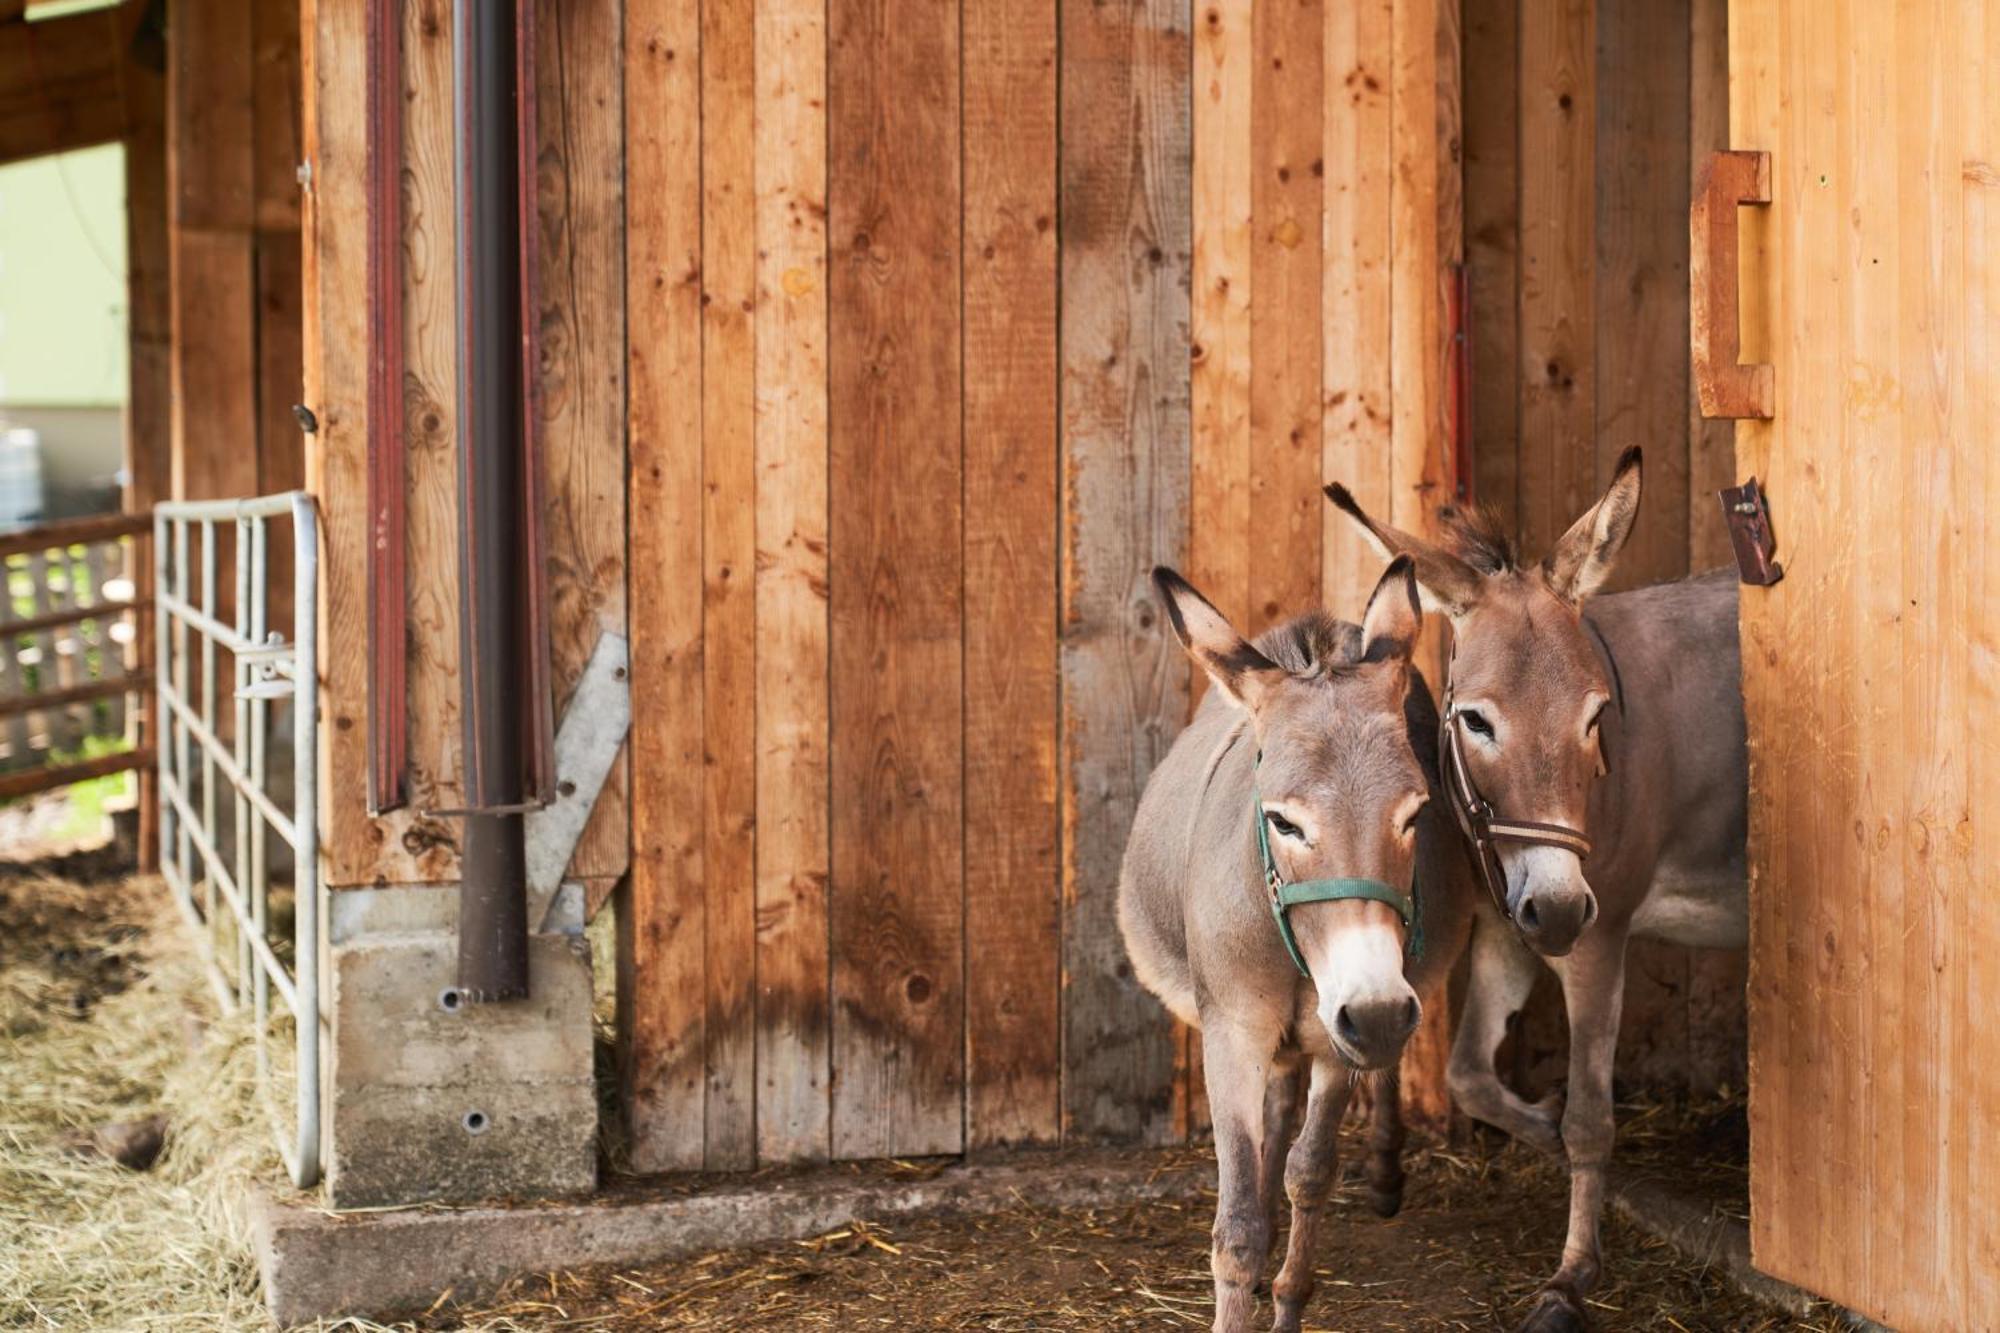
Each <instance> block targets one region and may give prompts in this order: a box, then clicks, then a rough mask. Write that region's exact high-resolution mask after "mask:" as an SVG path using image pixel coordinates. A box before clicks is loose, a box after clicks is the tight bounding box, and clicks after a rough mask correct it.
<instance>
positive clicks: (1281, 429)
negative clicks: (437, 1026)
mask: <svg viewBox="0 0 2000 1333" xmlns="http://www.w3.org/2000/svg"><path fill="white" fill-rule="evenodd" d="M1254 10H1255V12H1254V14H1253V16H1252V23H1251V69H1252V70H1254V71H1255V77H1254V78H1253V79H1252V81H1251V88H1250V143H1249V144H1248V146H1247V148H1248V154H1249V158H1250V270H1251V277H1250V286H1251V290H1252V291H1253V292H1255V293H1256V299H1255V300H1254V301H1252V302H1251V303H1250V450H1251V458H1252V459H1253V460H1254V463H1255V466H1253V467H1251V468H1250V469H1249V471H1250V513H1251V516H1252V521H1251V523H1250V525H1249V528H1248V532H1247V541H1248V549H1247V551H1246V558H1247V564H1248V572H1249V576H1250V589H1249V592H1250V596H1249V616H1248V618H1247V619H1246V620H1244V621H1242V622H1239V628H1241V629H1243V630H1244V632H1245V633H1249V634H1258V633H1262V632H1263V631H1264V630H1266V629H1268V628H1270V627H1271V626H1272V625H1274V624H1277V623H1278V622H1280V621H1282V620H1284V619H1286V618H1287V617H1290V616H1294V615H1297V614H1299V613H1300V612H1301V611H1304V610H1306V609H1308V608H1310V607H1314V606H1317V605H1319V602H1320V574H1321V571H1320V529H1321V527H1322V526H1323V523H1324V518H1323V515H1324V512H1325V509H1326V500H1325V497H1323V496H1322V495H1321V494H1320V486H1321V484H1322V483H1321V481H1320V467H1321V458H1320V446H1321V422H1320V414H1321V398H1320V362H1321V359H1322V356H1323V353H1324V349H1323V347H1322V339H1323V335H1322V333H1321V318H1322V315H1321V309H1320V288H1321V279H1322V276H1323V272H1322V269H1323V265H1322V254H1323V252H1324V251H1323V247H1324V242H1325V225H1324V220H1323V217H1322V213H1321V202H1322V191H1321V184H1322V177H1323V176H1324V173H1325V162H1324V159H1323V157H1322V155H1321V148H1322V144H1323V142H1324V135H1325V125H1324V116H1323V115H1312V114H1306V113H1307V112H1308V111H1309V110H1311V109H1316V108H1318V107H1320V106H1321V105H1322V96H1321V94H1322V90H1323V88H1324V86H1325V77H1326V69H1325V61H1324V53H1325V40H1326V19H1325V15H1324V14H1323V13H1322V11H1321V8H1320V5H1319V3H1318V0H1267V2H1266V3H1264V4H1261V5H1257V6H1255V7H1254ZM1239 151H1242V150H1239ZM1336 609H1339V610H1344V611H1345V610H1347V608H1345V607H1338V608H1336ZM1348 613H1349V614H1358V610H1356V611H1349V612H1348Z"/></svg>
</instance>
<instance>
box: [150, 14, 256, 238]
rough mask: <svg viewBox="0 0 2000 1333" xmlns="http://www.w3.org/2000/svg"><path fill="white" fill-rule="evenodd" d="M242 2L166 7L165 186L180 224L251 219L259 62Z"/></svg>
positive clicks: (235, 224)
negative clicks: (256, 88) (169, 190)
mask: <svg viewBox="0 0 2000 1333" xmlns="http://www.w3.org/2000/svg"><path fill="white" fill-rule="evenodd" d="M251 19H252V10H251V6H250V5H249V4H247V3H245V0H184V3H180V4H175V5H172V6H169V7H168V9H167V61H168V63H167V125H168V131H167V133H168V143H169V154H168V173H169V188H170V189H171V191H172V193H173V210H174V211H173V219H174V223H175V225H176V226H178V227H200V228H212V227H228V228H242V229H247V228H249V227H251V226H252V225H254V223H255V220H256V197H257V189H256V161H255V145H256V135H255V131H254V126H255V124H256V120H255V116H254V114H253V109H254V107H255V104H256V91H255V86H254V81H255V77H256V69H257V62H256V60H255V59H254V58H253V56H254V43H253V38H252V27H251Z"/></svg>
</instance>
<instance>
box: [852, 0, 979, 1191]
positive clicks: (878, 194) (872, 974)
mask: <svg viewBox="0 0 2000 1333" xmlns="http://www.w3.org/2000/svg"><path fill="white" fill-rule="evenodd" d="M828 26H829V36H830V40H829V45H828V50H829V57H828V58H829V62H830V69H831V70H832V71H834V73H833V76H832V77H831V79H830V80H829V83H830V87H829V89H828V93H829V98H828V140H829V147H828V172H829V181H828V186H829V199H828V227H829V232H830V237H831V245H832V273H831V279H832V287H831V292H832V301H833V305H834V309H835V310H837V311H838V312H839V318H838V319H837V320H836V322H835V324H834V327H833V331H832V336H831V339H830V346H829V358H830V361H829V365H830V373H829V381H830V414H831V415H830V422H831V450H832V453H831V468H832V471H831V476H830V479H829V484H830V493H831V499H832V515H833V532H832V550H831V553H830V557H829V559H830V567H831V576H832V590H831V591H832V673H833V704H832V725H833V744H832V774H833V832H832V843H833V872H834V882H833V894H832V901H831V903H830V906H829V911H830V917H831V921H832V948H833V955H834V957H833V986H834V1018H833V1059H834V1068H835V1070H836V1071H837V1074H838V1077H837V1078H836V1080H835V1082H834V1088H833V1150H834V1154H835V1155H836V1156H838V1157H865V1156H879V1155H883V1154H887V1153H932V1152H955V1151H957V1150H958V1149H959V1148H960V1147H961V1146H962V1144H963V1123H962V1119H963V1117H962V1110H961V1102H960V1092H961V1086H960V1085H961V1078H962V1074H963V1070H964V989H963V972H962V952H963V947H964V938H963V926H964V911H965V897H964V878H963V866H964V860H963V853H964V842H963V801H962V791H961V785H960V784H961V777H962V773H963V761H964V731H963V727H964V713H963V695H962V689H963V678H964V674H963V662H962V650H963V639H962V635H963V608H962V605H961V588H962V571H963V551H962V541H963V526H962V522H961V512H960V503H961V493H962V492H961V487H962V484H963V457H962V450H961V440H962V437H961V421H960V364H959V355H960V332H961V323H960V310H959V281H960V273H961V265H960V230H959V229H960V224H961V216H960V214H961V207H962V196H961V174H960V163H959V152H958V149H959V135H960V130H961V125H960V114H959V113H960V106H959V87H960V83H959V80H960V63H959V51H960V48H959V36H960V34H959V23H958V14H957V12H956V10H955V9H954V8H952V7H950V6H942V5H936V4H932V3H928V0H833V3H832V4H831V6H830V8H829V14H828Z"/></svg>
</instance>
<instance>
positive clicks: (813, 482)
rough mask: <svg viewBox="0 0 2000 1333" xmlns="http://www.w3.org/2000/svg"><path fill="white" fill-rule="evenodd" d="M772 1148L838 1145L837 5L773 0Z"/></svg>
mask: <svg viewBox="0 0 2000 1333" xmlns="http://www.w3.org/2000/svg"><path fill="white" fill-rule="evenodd" d="M756 25H757V31H756V47H757V51H758V61H757V76H756V77H757V87H756V145H755V152H756V172H757V198H756V215H757V216H756V234H757V259H756V263H757V315H756V327H755V329H754V336H755V340H756V347H757V353H756V362H757V363H756V380H757V386H756V387H757V423H756V430H757V441H756V465H757V476H756V488H757V502H756V503H757V511H756V522H757V533H756V537H757V560H756V571H757V572H756V619H757V625H756V632H757V644H756V664H757V679H756V690H757V790H756V802H757V810H756V814H757V867H756V873H757V922H756V929H757V960H756V972H757V996H756V1065H757V1073H758V1079H757V1113H756V1119H757V1157H758V1160H759V1161H762V1162H775V1161H799V1160H806V1159H820V1158H824V1157H826V1156H827V1154H828V1152H829V1151H830V1149H831V1143H830V1139H829V1137H828V1134H829V1123H828V1101H827V1092H828V1087H829V1079H830V1076H831V1069H830V1067H829V1064H828V1061H829V1058H830V1052H829V1045H828V1022H829V1018H830V1011H829V1008H828V995H827V933H826V929H827V925H826V892H827V800H828V790H827V739H828V737H827V546H826V542H827V467H826V465H827V455H826V423H827V416H826V413H827V363H826V346H827V344H826V335H827V298H826V292H827V271H826V79H827V69H826V14H825V5H824V3H822V0H758V3H757V13H756Z"/></svg>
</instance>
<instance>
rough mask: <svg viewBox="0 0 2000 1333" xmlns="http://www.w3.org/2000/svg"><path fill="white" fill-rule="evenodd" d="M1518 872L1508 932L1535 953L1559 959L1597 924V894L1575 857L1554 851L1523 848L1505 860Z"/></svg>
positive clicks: (1558, 850)
mask: <svg viewBox="0 0 2000 1333" xmlns="http://www.w3.org/2000/svg"><path fill="white" fill-rule="evenodd" d="M1510 859H1511V860H1513V861H1514V868H1515V869H1516V871H1517V873H1518V874H1519V881H1518V882H1519V884H1520V888H1519V891H1518V892H1517V893H1516V894H1515V896H1514V901H1513V910H1512V913H1511V915H1512V916H1513V918H1514V928H1515V929H1516V930H1518V931H1520V933H1521V938H1522V939H1523V940H1525V941H1527V943H1528V945H1529V947H1531V948H1533V949H1534V950H1535V952H1537V953H1540V954H1544V955H1546V956H1548V957H1550V958H1560V957H1562V956H1563V955H1564V954H1566V953H1568V952H1569V951H1570V950H1571V949H1573V948H1575V947H1576V942H1577V939H1578V937H1580V936H1581V935H1582V934H1583V932H1584V931H1586V930H1588V929H1589V928H1590V924H1591V923H1592V922H1593V921H1595V920H1597V895H1596V894H1594V893H1592V892H1591V891H1590V885H1589V884H1588V883H1586V882H1585V881H1584V878H1583V875H1582V874H1581V872H1580V868H1579V866H1578V863H1577V859H1576V857H1575V856H1573V855H1571V854H1570V853H1568V852H1566V851H1564V850H1563V849H1561V848H1558V847H1524V848H1522V849H1520V850H1519V851H1518V852H1516V853H1515V855H1514V856H1513V857H1512V858H1510Z"/></svg>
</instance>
